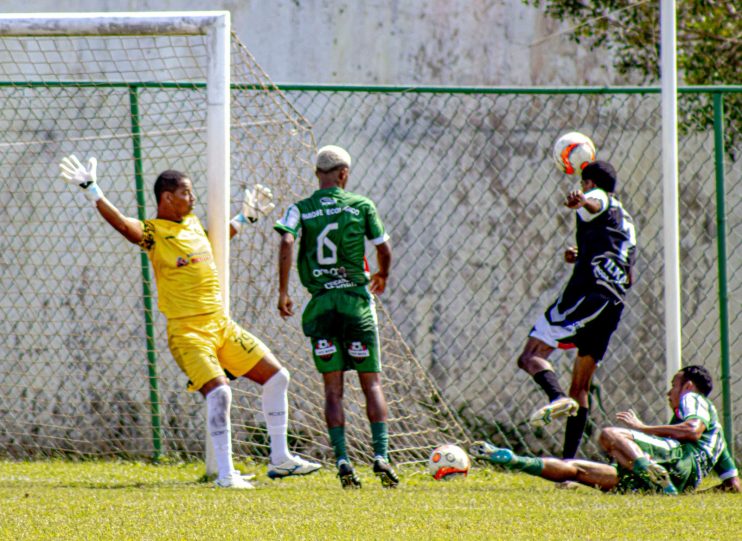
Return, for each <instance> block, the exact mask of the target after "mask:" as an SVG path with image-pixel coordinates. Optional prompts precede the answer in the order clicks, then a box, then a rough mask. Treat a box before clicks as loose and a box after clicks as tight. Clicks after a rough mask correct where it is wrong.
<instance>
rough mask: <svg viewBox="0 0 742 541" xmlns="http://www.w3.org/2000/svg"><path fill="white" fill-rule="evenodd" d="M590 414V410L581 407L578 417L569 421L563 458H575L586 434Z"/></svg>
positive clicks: (565, 434)
mask: <svg viewBox="0 0 742 541" xmlns="http://www.w3.org/2000/svg"><path fill="white" fill-rule="evenodd" d="M589 413H590V410H589V409H588V408H583V407H580V409H578V410H577V415H575V416H574V417H570V418H569V419H567V430H566V431H565V433H564V450H563V452H562V458H574V457H575V456H576V455H577V450H578V449H579V448H580V442H582V435H583V434H584V433H585V425H587V416H588V414H589Z"/></svg>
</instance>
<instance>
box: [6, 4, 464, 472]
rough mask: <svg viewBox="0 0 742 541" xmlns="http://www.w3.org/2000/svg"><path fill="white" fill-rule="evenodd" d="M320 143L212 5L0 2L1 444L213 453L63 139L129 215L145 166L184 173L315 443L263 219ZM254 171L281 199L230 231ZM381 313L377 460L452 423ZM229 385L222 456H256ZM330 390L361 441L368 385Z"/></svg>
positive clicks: (299, 421)
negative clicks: (208, 8) (92, 10)
mask: <svg viewBox="0 0 742 541" xmlns="http://www.w3.org/2000/svg"><path fill="white" fill-rule="evenodd" d="M323 142H324V141H323ZM333 142H335V143H339V144H343V140H342V138H338V139H337V140H335V141H333ZM316 148H317V145H316V143H315V139H314V135H313V128H312V123H310V122H309V121H308V120H307V118H305V116H304V115H303V114H302V113H301V112H300V110H299V109H298V108H297V106H296V105H295V104H294V103H293V101H292V100H290V99H289V98H288V97H287V96H286V94H285V93H284V92H282V91H281V90H280V89H278V88H277V87H276V85H275V84H274V83H273V82H272V81H271V80H270V78H269V76H268V75H267V74H266V73H265V72H264V71H263V70H262V68H261V67H260V66H259V64H258V63H257V62H256V61H255V59H254V58H253V57H252V55H251V54H250V52H249V51H248V50H247V49H246V47H245V46H244V45H243V44H242V43H240V41H239V39H237V37H236V36H235V35H234V34H233V33H231V32H230V31H229V14H228V13H226V12H214V13H211V12H197V13H174V14H169V13H168V14H164V13H155V14H85V15H76V14H75V15H72V14H60V15H59V16H58V17H56V18H55V16H52V15H48V14H46V15H28V16H26V15H13V16H7V15H5V16H2V17H1V18H0V160H2V162H3V164H4V167H5V172H6V174H5V175H3V176H2V177H0V204H2V205H3V208H4V210H5V212H3V213H0V228H2V229H3V230H4V231H5V233H6V234H5V236H4V239H3V242H5V243H6V244H7V250H6V252H5V254H6V255H4V256H3V257H4V260H3V264H5V265H7V268H8V269H12V272H7V273H3V274H2V275H0V287H2V288H3V290H4V291H6V292H7V294H6V295H5V296H4V297H3V299H2V301H0V351H2V355H0V384H2V385H3V386H4V388H5V389H7V391H6V396H5V397H4V400H5V402H4V404H5V405H6V407H2V408H0V454H4V455H8V456H13V457H23V458H27V457H33V456H58V455H60V454H61V455H65V456H68V455H69V456H92V457H95V456H102V457H111V456H116V457H142V456H152V455H154V456H155V457H157V456H159V455H160V454H167V455H176V456H179V457H189V458H202V457H203V456H204V454H207V455H208V447H209V446H208V442H206V441H205V438H204V437H203V435H204V422H203V413H204V411H203V410H204V406H203V401H202V400H201V398H200V396H198V394H197V393H196V394H195V395H194V394H189V393H186V392H185V385H186V379H187V378H186V377H185V376H184V375H183V374H182V372H181V371H180V369H179V368H178V367H177V365H176V363H175V362H173V361H172V359H171V358H170V352H169V351H168V347H167V334H166V328H165V320H164V317H163V316H162V315H161V314H159V313H157V310H156V308H154V307H155V306H156V304H157V302H156V301H157V290H156V288H155V287H154V283H153V282H152V279H151V276H150V270H149V262H148V259H147V257H146V255H145V254H143V253H137V250H136V248H133V247H132V246H131V245H130V244H129V243H128V242H126V241H125V240H124V239H123V238H122V237H121V236H120V235H117V234H116V233H115V232H114V231H112V230H111V229H110V228H109V227H107V226H105V224H103V223H102V222H101V218H100V216H98V214H97V212H96V211H95V209H94V208H93V207H92V206H90V205H88V204H86V203H85V202H84V201H81V200H80V199H79V198H78V197H77V194H75V193H73V191H72V190H70V189H69V187H68V186H66V185H65V184H64V183H63V182H61V181H60V180H59V178H58V163H59V160H60V158H61V157H63V156H65V155H68V154H70V153H73V152H74V153H76V154H77V155H78V156H80V157H88V156H96V157H97V158H98V160H99V165H98V181H99V184H100V185H101V188H102V189H103V190H104V191H105V193H106V195H107V196H109V197H110V199H111V200H112V201H113V202H114V203H115V204H116V206H117V207H118V208H120V209H121V211H122V212H123V213H124V214H125V215H127V216H136V217H139V218H140V219H144V218H146V217H147V216H151V215H152V211H153V209H155V208H156V202H155V201H154V196H153V194H152V190H151V182H152V181H153V180H154V178H155V177H156V175H157V174H158V173H159V172H161V171H163V170H165V169H179V170H182V171H185V172H187V173H188V174H189V176H190V178H191V180H192V181H193V188H194V192H195V194H196V196H197V199H198V200H199V203H197V205H196V208H195V210H194V212H195V213H196V215H197V216H199V218H200V219H201V221H202V223H204V224H206V226H207V229H208V231H209V235H210V238H211V242H212V245H213V247H214V255H215V257H216V258H217V260H218V261H221V263H220V264H219V267H220V279H221V280H222V286H223V291H224V293H225V298H224V304H225V307H226V308H227V309H228V310H229V313H230V314H231V316H232V317H233V318H234V319H235V320H236V321H237V322H239V323H240V324H242V325H243V326H245V328H247V329H248V330H249V331H250V332H252V333H253V334H255V335H256V336H258V337H259V338H261V340H263V341H264V342H266V343H267V345H268V346H269V347H270V349H271V350H272V351H273V352H274V354H275V355H276V357H277V358H278V359H279V360H280V361H281V362H282V364H285V365H286V366H287V367H288V368H289V370H290V372H291V386H290V390H289V393H290V396H289V400H290V414H289V444H290V447H291V450H292V452H294V453H298V454H303V455H305V456H311V457H314V458H317V459H320V460H323V461H327V462H329V461H330V460H331V458H330V457H331V453H332V450H331V448H330V446H329V445H328V441H327V432H326V427H325V422H324V418H323V402H324V393H323V390H322V380H321V378H320V377H319V376H318V374H317V373H316V369H315V367H314V364H313V361H312V356H311V352H310V351H309V345H308V340H307V339H306V338H305V337H304V336H303V334H302V332H301V324H300V321H299V319H298V318H292V320H290V321H285V322H284V321H283V320H282V319H281V318H280V317H279V316H278V313H277V311H276V308H275V295H276V291H277V287H278V277H277V273H276V268H275V261H276V252H277V243H278V239H277V236H276V234H275V232H274V231H273V230H272V225H273V222H274V221H275V219H276V218H277V215H278V214H279V212H281V211H282V210H285V209H286V208H287V207H288V206H289V205H290V204H292V203H295V202H296V201H297V200H299V199H301V198H304V197H307V196H308V195H310V194H311V193H312V192H313V191H314V190H315V189H316V179H315V178H314V176H313V169H314V168H313V162H314V156H315V153H316ZM258 183H260V184H264V185H268V186H270V187H271V189H272V191H273V193H274V202H275V203H276V206H277V209H276V212H275V213H274V215H273V216H270V217H268V218H267V219H264V220H259V221H258V223H256V224H254V225H251V226H250V227H248V228H246V229H247V231H245V232H243V234H242V235H240V236H238V237H235V238H234V239H232V240H231V241H230V242H229V244H227V239H228V218H229V216H230V215H233V214H234V213H236V212H237V211H238V210H239V209H240V208H241V203H242V197H243V193H244V189H245V188H247V187H249V186H252V185H254V184H258ZM230 211H231V212H230ZM136 267H141V270H142V272H141V276H140V275H139V274H134V273H133V272H132V270H133V269H134V268H136ZM291 287H292V291H291V295H292V298H293V299H294V300H295V302H296V304H297V305H302V304H303V303H304V302H306V301H307V300H308V298H307V293H306V291H305V290H304V289H303V288H302V287H301V285H300V284H299V283H298V280H296V279H294V280H292V284H291ZM379 321H380V329H381V330H380V334H381V341H382V344H383V346H382V347H383V356H384V363H385V372H384V378H385V392H386V393H387V399H388V401H389V434H390V435H389V438H390V454H391V457H392V460H394V461H395V462H397V463H402V462H415V461H420V460H424V459H426V458H427V455H428V453H429V451H430V449H432V448H433V447H435V446H436V445H439V444H440V443H442V442H450V443H461V442H463V441H464V440H465V437H466V436H465V432H466V431H465V429H464V428H463V427H462V425H461V424H460V423H459V421H458V419H457V416H456V415H455V414H454V413H453V412H452V411H451V409H450V408H449V407H448V406H447V405H446V403H445V402H444V401H443V400H442V398H441V394H440V393H439V392H438V391H437V390H436V388H435V385H434V384H433V383H432V381H431V379H430V378H429V377H427V374H426V373H425V371H424V370H422V368H421V365H420V363H419V362H418V361H417V359H416V358H415V357H414V355H413V354H412V352H411V350H410V349H409V348H408V347H407V346H406V344H405V343H404V340H403V339H402V337H401V335H400V334H399V331H398V330H397V329H396V327H395V326H394V323H393V322H392V320H391V317H390V316H389V314H388V313H387V312H386V311H385V310H383V309H382V310H380V311H379ZM147 382H149V385H148V384H147ZM232 388H233V402H232V428H233V446H234V455H235V458H236V460H237V462H238V463H239V462H240V461H241V460H248V459H250V460H252V459H257V460H266V459H267V456H268V454H269V445H268V436H267V431H266V428H265V423H264V419H263V414H262V408H261V405H260V403H261V396H260V388H259V387H258V386H256V385H255V384H251V383H249V382H247V381H245V380H244V378H239V379H238V380H237V381H235V382H233V385H232ZM345 390H346V395H345V404H346V415H347V418H348V430H347V438H348V452H349V455H350V458H352V459H353V460H355V461H364V460H367V459H368V451H369V443H370V442H369V427H368V421H367V419H366V417H365V413H364V412H365V407H364V406H365V400H364V397H363V394H362V391H361V389H360V385H359V384H358V383H357V382H356V380H355V379H353V378H352V377H348V378H347V380H346V388H345ZM206 458H207V469H208V470H209V471H212V470H213V461H210V460H209V457H208V456H207V457H206ZM209 462H211V463H212V466H209Z"/></svg>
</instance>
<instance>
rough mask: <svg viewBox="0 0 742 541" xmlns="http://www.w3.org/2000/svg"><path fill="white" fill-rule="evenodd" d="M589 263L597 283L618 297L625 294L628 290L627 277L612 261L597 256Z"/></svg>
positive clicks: (606, 257)
mask: <svg viewBox="0 0 742 541" xmlns="http://www.w3.org/2000/svg"><path fill="white" fill-rule="evenodd" d="M591 263H592V266H593V276H595V278H596V279H597V281H598V283H601V284H603V285H604V286H605V287H607V288H608V289H610V290H611V291H612V292H614V294H616V295H617V296H619V297H621V296H623V295H625V294H626V290H627V289H628V288H629V277H628V276H627V275H626V272H624V270H623V269H622V268H621V267H619V266H618V265H617V264H616V262H615V261H613V259H610V258H609V257H608V256H605V255H599V256H596V257H594V258H593V260H592V262H591Z"/></svg>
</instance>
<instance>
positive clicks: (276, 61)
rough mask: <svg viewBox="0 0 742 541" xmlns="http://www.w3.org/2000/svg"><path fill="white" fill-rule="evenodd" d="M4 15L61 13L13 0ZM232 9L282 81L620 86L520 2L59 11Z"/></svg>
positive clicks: (228, 0) (136, 5)
mask: <svg viewBox="0 0 742 541" xmlns="http://www.w3.org/2000/svg"><path fill="white" fill-rule="evenodd" d="M2 7H3V11H4V12H5V13H29V12H58V11H60V3H59V2H58V1H56V0H29V1H21V0H8V1H4V2H2ZM183 10H229V11H230V12H231V13H232V25H233V29H234V31H235V32H236V33H237V35H238V36H239V37H240V39H241V40H242V41H243V42H244V43H245V44H246V45H247V46H248V48H249V49H250V50H251V52H252V53H253V54H254V55H255V57H256V59H257V60H258V62H259V63H260V64H261V65H262V66H263V68H264V69H265V70H266V71H267V72H268V74H269V75H270V76H271V78H272V79H273V80H274V81H276V82H279V83H346V84H349V83H352V84H418V85H457V86H462V85H487V86H491V85H503V86H511V85H615V84H621V83H622V81H621V80H620V79H618V78H617V77H616V75H615V74H614V72H613V70H612V69H610V68H608V67H606V66H605V63H606V62H607V61H608V58H609V57H608V55H607V54H606V53H605V52H600V53H592V52H589V51H586V50H585V47H584V46H578V45H577V44H574V43H572V42H570V41H569V39H568V38H567V37H566V35H565V32H566V29H567V28H568V26H567V25H559V24H557V23H555V22H554V21H552V20H550V19H548V18H547V17H546V15H545V14H544V13H543V12H541V11H540V10H538V9H536V8H533V7H529V6H525V5H523V4H522V3H521V1H520V0H406V1H401V0H367V1H363V2H354V1H351V0H246V1H238V0H211V1H204V0H180V1H177V0H116V1H114V0H67V1H65V2H64V7H63V10H62V11H65V12H86V11H183Z"/></svg>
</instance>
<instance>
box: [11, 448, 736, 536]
mask: <svg viewBox="0 0 742 541" xmlns="http://www.w3.org/2000/svg"><path fill="white" fill-rule="evenodd" d="M241 469H243V471H250V472H251V473H256V474H257V475H258V477H257V479H256V481H257V483H258V485H259V488H258V490H251V491H228V490H218V489H215V488H212V486H211V485H209V484H208V483H200V482H198V481H197V480H198V478H199V477H201V475H202V474H203V466H202V465H200V464H168V465H150V464H140V463H130V462H122V463H118V462H82V463H70V462H63V461H51V462H15V463H14V462H0V510H1V512H0V538H2V539H13V540H22V539H65V540H74V539H91V540H98V539H116V540H120V539H121V540H123V539H158V540H159V539H162V540H176V539H220V540H221V539H364V540H366V539H390V540H391V539H394V540H398V539H414V540H416V541H423V540H432V539H441V540H443V539H538V540H546V539H569V540H573V539H673V540H678V539H693V540H698V539H740V536H741V533H742V496H740V495H736V494H720V493H702V494H696V495H690V496H681V497H679V498H669V497H663V496H639V495H621V496H619V495H610V494H602V493H600V492H598V491H595V490H593V489H590V488H587V487H581V488H580V489H578V490H573V491H567V490H557V489H555V488H554V485H553V484H551V483H549V482H547V481H543V480H541V479H536V478H532V477H529V476H527V475H523V474H510V473H502V472H499V471H495V470H493V469H481V468H480V469H475V470H473V471H472V473H471V474H470V475H469V478H467V479H465V480H458V481H452V482H445V481H434V480H433V479H432V478H430V477H429V476H428V475H426V474H425V473H424V472H422V471H421V470H419V469H402V470H401V474H402V476H403V479H402V482H403V485H402V486H401V487H400V488H399V489H396V490H383V489H382V488H381V486H380V484H379V482H378V481H377V480H376V479H375V478H374V477H373V476H372V474H371V472H370V470H369V469H364V468H361V471H360V473H361V476H362V480H363V483H364V486H363V489H362V490H358V491H343V490H342V489H341V488H340V484H339V483H338V481H337V479H336V478H335V477H334V472H333V471H330V470H329V469H323V471H321V472H320V473H319V474H315V475H312V476H309V477H306V478H296V479H285V480H282V481H270V480H269V479H268V478H267V477H266V476H265V468H264V467H260V466H255V465H252V466H251V465H248V466H246V467H243V468H241Z"/></svg>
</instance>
